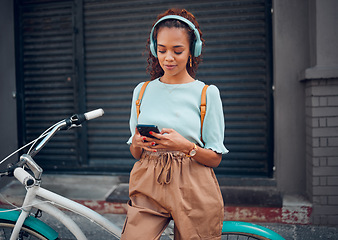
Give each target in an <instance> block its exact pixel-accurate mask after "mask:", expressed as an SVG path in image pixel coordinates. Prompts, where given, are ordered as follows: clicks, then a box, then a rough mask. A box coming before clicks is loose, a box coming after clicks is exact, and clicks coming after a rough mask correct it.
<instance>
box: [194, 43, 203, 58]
mask: <svg viewBox="0 0 338 240" xmlns="http://www.w3.org/2000/svg"><path fill="white" fill-rule="evenodd" d="M201 53H202V41H195V43H194V57H198V56H199V55H201Z"/></svg>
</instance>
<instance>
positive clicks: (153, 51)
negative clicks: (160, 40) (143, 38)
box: [149, 39, 157, 58]
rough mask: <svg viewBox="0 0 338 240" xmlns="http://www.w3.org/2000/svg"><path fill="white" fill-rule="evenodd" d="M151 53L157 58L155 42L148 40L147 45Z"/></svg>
mask: <svg viewBox="0 0 338 240" xmlns="http://www.w3.org/2000/svg"><path fill="white" fill-rule="evenodd" d="M149 48H150V51H151V54H153V56H154V57H156V58H157V43H156V41H154V40H152V39H151V40H150V45H149Z"/></svg>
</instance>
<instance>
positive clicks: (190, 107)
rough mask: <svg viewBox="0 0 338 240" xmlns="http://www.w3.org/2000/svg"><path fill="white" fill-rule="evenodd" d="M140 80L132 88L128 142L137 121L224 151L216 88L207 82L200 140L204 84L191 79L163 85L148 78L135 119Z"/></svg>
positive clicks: (219, 100) (221, 108)
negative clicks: (205, 104)
mask: <svg viewBox="0 0 338 240" xmlns="http://www.w3.org/2000/svg"><path fill="white" fill-rule="evenodd" d="M143 84H144V82H142V83H140V84H138V85H137V86H136V88H135V89H134V93H133V100H132V107H131V115H130V131H131V134H132V136H131V137H130V138H129V140H128V142H127V143H128V144H131V142H132V137H133V135H134V133H135V128H136V125H137V123H139V124H154V125H157V126H158V128H159V129H160V131H161V129H162V128H172V129H174V130H176V131H177V132H178V133H180V134H181V135H182V136H183V137H185V138H186V139H188V140H189V141H191V142H193V143H196V144H198V145H200V146H201V147H204V148H208V149H212V150H213V151H215V152H217V153H222V154H225V153H228V150H227V149H226V148H225V146H224V144H223V140H224V116H223V107H222V102H221V98H220V93H219V90H218V88H217V87H216V86H214V85H210V86H209V87H208V89H207V94H206V95H207V107H206V109H207V110H206V115H205V118H204V123H203V133H202V134H203V141H204V144H203V142H202V141H201V130H200V129H201V118H200V104H201V93H202V89H203V87H204V85H205V84H204V83H203V82H201V81H199V80H195V81H194V82H190V83H185V84H165V83H162V82H161V81H160V79H159V78H158V79H155V80H153V81H151V82H150V83H149V84H148V86H147V87H146V90H145V92H144V95H143V98H142V101H141V108H140V115H139V119H138V120H137V113H136V104H135V102H136V100H137V99H138V95H139V92H140V90H141V87H142V85H143Z"/></svg>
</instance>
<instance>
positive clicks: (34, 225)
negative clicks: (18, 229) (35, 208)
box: [0, 208, 59, 240]
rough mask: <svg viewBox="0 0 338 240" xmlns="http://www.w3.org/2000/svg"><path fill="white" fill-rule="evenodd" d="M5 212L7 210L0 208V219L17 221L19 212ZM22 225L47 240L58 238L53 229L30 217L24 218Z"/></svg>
mask: <svg viewBox="0 0 338 240" xmlns="http://www.w3.org/2000/svg"><path fill="white" fill-rule="evenodd" d="M7 210H8V209H3V208H0V219H4V220H8V221H13V222H16V221H17V219H18V218H19V215H20V212H18V211H9V212H8V211H7ZM4 211H7V212H4ZM24 225H25V226H27V227H29V228H31V229H33V230H35V231H37V232H39V233H40V234H42V235H43V236H45V237H46V238H48V239H52V240H54V239H57V238H58V235H59V234H58V233H57V232H56V231H55V230H54V229H53V228H51V227H50V226H48V225H47V224H46V223H44V222H42V221H40V220H39V219H36V218H34V217H32V216H29V217H28V218H26V220H25V222H24Z"/></svg>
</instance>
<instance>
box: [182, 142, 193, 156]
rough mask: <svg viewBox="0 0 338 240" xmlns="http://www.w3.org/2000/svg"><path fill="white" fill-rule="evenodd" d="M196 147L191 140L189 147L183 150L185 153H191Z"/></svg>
mask: <svg viewBox="0 0 338 240" xmlns="http://www.w3.org/2000/svg"><path fill="white" fill-rule="evenodd" d="M194 148H195V143H192V142H189V144H187V147H186V148H185V150H183V151H182V152H183V153H184V154H185V155H189V154H190V152H191V150H193V149H194Z"/></svg>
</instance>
